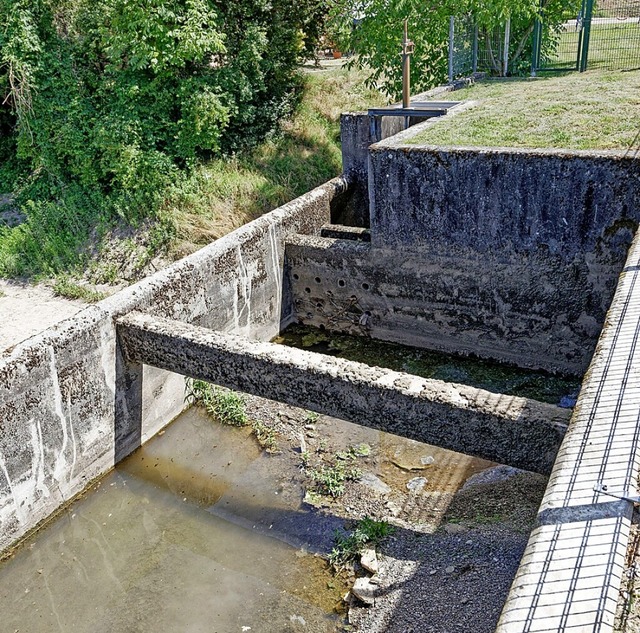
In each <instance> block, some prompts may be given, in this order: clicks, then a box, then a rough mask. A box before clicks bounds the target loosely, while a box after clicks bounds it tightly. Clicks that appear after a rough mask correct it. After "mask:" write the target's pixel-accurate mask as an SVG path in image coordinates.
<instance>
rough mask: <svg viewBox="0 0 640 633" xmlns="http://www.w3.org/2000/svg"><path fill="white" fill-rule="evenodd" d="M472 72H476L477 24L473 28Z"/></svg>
mask: <svg viewBox="0 0 640 633" xmlns="http://www.w3.org/2000/svg"><path fill="white" fill-rule="evenodd" d="M472 68H473V72H474V73H477V72H478V25H477V24H476V25H475V27H474V28H473V66H472Z"/></svg>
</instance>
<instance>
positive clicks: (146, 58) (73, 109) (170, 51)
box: [0, 0, 322, 275]
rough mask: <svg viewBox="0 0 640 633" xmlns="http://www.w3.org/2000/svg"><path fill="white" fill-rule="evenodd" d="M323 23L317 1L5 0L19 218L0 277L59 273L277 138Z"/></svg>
mask: <svg viewBox="0 0 640 633" xmlns="http://www.w3.org/2000/svg"><path fill="white" fill-rule="evenodd" d="M321 19H322V12H321V11H320V9H319V2H318V0H235V1H234V2H226V1H222V0H101V1H100V2H93V0H0V24H2V27H3V28H2V29H0V134H1V139H2V140H0V162H1V163H2V166H1V167H0V187H2V188H4V190H5V191H6V190H7V188H9V187H11V188H12V189H14V190H15V191H17V194H18V202H19V204H21V206H22V209H23V210H24V212H25V213H26V215H27V221H26V222H25V223H24V224H22V225H20V226H19V227H15V228H11V229H9V228H4V229H3V228H0V242H1V244H0V274H4V275H10V274H15V273H24V272H27V273H28V272H35V271H45V272H52V271H56V270H58V269H62V268H64V267H65V266H66V265H67V264H68V262H70V261H76V260H77V256H78V251H79V250H81V249H83V248H84V245H85V244H86V241H87V238H88V237H89V235H90V234H91V231H94V232H95V230H96V227H104V226H107V225H109V223H110V222H113V220H114V219H115V218H121V219H123V220H124V221H127V222H133V223H135V222H138V221H139V220H140V219H142V218H144V217H148V216H150V215H153V213H154V212H155V210H156V209H157V208H158V205H159V203H160V200H161V198H162V194H163V191H164V189H165V188H166V187H167V186H168V185H169V183H171V182H173V181H175V179H176V177H177V176H178V174H179V172H180V171H181V170H184V169H189V168H191V167H193V166H194V165H195V164H196V163H197V162H198V161H199V160H201V159H203V158H208V157H211V156H215V155H220V154H224V153H231V152H236V151H237V150H239V149H241V148H243V147H247V146H250V145H252V144H255V143H256V142H258V141H260V140H262V139H264V138H265V136H267V135H268V134H269V133H271V132H273V131H274V130H275V129H276V128H277V126H278V122H279V121H280V120H281V119H282V118H283V117H286V116H287V115H288V114H289V113H291V112H292V110H293V109H294V108H295V106H296V104H297V100H298V98H299V94H300V79H299V77H298V75H297V71H296V68H297V64H298V61H299V57H300V54H301V53H302V52H303V51H304V50H305V48H306V49H309V48H312V47H313V46H314V38H316V37H317V35H318V30H319V26H318V25H319V24H320V22H321ZM1 192H2V189H0V193H1Z"/></svg>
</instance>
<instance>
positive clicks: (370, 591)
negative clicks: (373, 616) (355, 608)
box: [351, 578, 376, 604]
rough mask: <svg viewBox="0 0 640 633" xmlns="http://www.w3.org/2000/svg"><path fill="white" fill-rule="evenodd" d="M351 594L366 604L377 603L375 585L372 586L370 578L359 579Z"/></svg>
mask: <svg viewBox="0 0 640 633" xmlns="http://www.w3.org/2000/svg"><path fill="white" fill-rule="evenodd" d="M351 593H352V594H353V595H354V596H355V597H356V598H358V599H359V600H362V602H364V603H365V604H373V603H374V602H375V601H376V596H375V585H372V584H371V583H370V582H369V579H368V578H357V579H356V582H355V584H354V585H353V587H352V588H351Z"/></svg>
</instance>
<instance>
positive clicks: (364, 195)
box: [331, 112, 404, 227]
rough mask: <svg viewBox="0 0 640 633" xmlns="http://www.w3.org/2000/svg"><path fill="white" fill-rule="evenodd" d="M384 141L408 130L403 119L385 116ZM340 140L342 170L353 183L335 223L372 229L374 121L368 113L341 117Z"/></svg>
mask: <svg viewBox="0 0 640 633" xmlns="http://www.w3.org/2000/svg"><path fill="white" fill-rule="evenodd" d="M381 118H382V122H381V129H382V138H383V139H385V138H389V137H390V136H393V135H394V134H397V133H398V132H400V131H401V130H402V129H403V128H404V119H402V118H401V117H381ZM340 140H341V142H342V169H343V171H344V174H345V177H346V178H347V179H348V180H349V185H350V186H349V191H348V193H347V194H345V195H344V197H343V200H342V201H341V204H340V205H339V207H336V208H335V210H334V213H333V214H332V217H331V221H332V222H333V223H334V224H346V225H350V226H359V227H368V226H369V185H368V161H369V146H370V145H371V143H373V142H374V141H375V139H374V138H372V136H371V126H370V118H369V115H368V114H367V113H366V112H345V113H343V114H342V115H341V116H340Z"/></svg>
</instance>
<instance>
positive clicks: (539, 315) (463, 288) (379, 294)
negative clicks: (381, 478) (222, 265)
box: [286, 236, 615, 375]
mask: <svg viewBox="0 0 640 633" xmlns="http://www.w3.org/2000/svg"><path fill="white" fill-rule="evenodd" d="M434 250H436V249H435V248H434V249H432V250H431V252H425V253H414V252H412V251H408V252H405V251H402V249H401V250H400V252H399V253H398V252H390V251H382V250H379V249H376V248H374V247H372V246H371V245H370V244H366V243H362V242H355V241H353V240H340V239H331V238H319V237H314V236H292V237H290V238H289V239H288V241H287V248H286V255H287V257H286V262H287V270H288V271H289V274H290V277H291V284H292V291H293V301H294V306H295V309H296V314H297V318H298V320H299V321H301V322H303V323H306V324H309V325H314V326H316V327H327V328H328V329H329V330H332V331H337V332H350V333H354V334H367V335H371V336H373V337H374V338H380V339H383V340H388V341H393V342H396V343H403V344H407V345H413V346H416V347H424V348H428V349H435V350H439V351H444V352H449V353H458V354H474V355H477V356H479V357H482V358H492V359H496V360H499V361H502V362H508V363H514V364H516V365H519V366H521V367H529V368H532V369H545V370H547V371H552V372H553V371H560V372H562V373H566V374H574V375H581V374H582V373H583V371H584V369H585V366H586V365H587V364H588V362H589V360H590V353H591V350H592V349H593V347H594V345H595V340H596V337H597V335H598V333H599V331H600V325H601V324H600V323H598V322H597V321H596V320H595V318H593V317H590V316H588V315H586V314H583V313H582V312H581V307H582V306H583V304H584V303H586V302H587V301H589V300H591V301H595V298H594V297H584V296H583V294H582V293H583V290H584V286H583V285H581V284H580V283H579V281H580V280H567V279H564V278H558V277H557V274H556V273H557V270H556V269H554V267H553V265H552V264H551V262H550V261H548V262H546V264H545V265H544V266H543V265H542V264H541V263H539V264H538V266H537V268H536V267H534V266H533V265H530V263H529V260H528V258H524V259H523V260H521V261H515V262H514V261H513V260H515V259H517V258H515V257H511V256H510V255H509V254H508V253H504V254H501V255H500V256H498V255H496V254H495V253H488V254H485V255H484V256H482V255H480V254H478V253H476V254H475V256H474V257H471V253H470V252H469V251H468V252H467V253H462V252H461V249H458V248H451V249H449V250H448V252H439V253H438V255H439V256H437V255H436V253H434V252H433V251H434ZM457 253H458V254H459V256H458V257H456V254H457ZM463 255H466V258H465V257H463ZM536 273H537V275H540V276H536ZM605 280H606V282H607V283H611V284H615V277H614V276H613V273H612V271H611V270H608V271H604V272H603V277H602V284H603V285H605ZM567 285H570V286H571V287H572V288H573V291H574V294H573V295H571V296H569V297H565V298H566V300H567V301H571V302H572V305H574V306H575V309H574V310H572V311H569V307H570V306H568V305H567V303H566V302H565V303H564V304H563V303H560V297H561V296H562V294H566V287H567ZM598 300H599V298H598ZM605 308H606V306H601V309H602V310H604V309H605Z"/></svg>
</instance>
